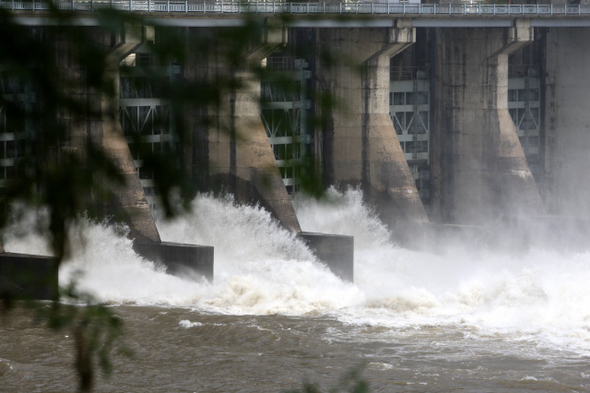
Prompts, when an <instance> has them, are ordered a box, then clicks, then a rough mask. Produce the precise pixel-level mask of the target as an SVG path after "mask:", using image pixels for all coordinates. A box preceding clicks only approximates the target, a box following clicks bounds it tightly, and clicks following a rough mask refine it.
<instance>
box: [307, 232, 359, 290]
mask: <svg viewBox="0 0 590 393" xmlns="http://www.w3.org/2000/svg"><path fill="white" fill-rule="evenodd" d="M299 237H300V238H302V239H303V240H305V242H306V243H307V246H308V247H309V248H311V249H312V251H313V252H314V254H315V256H316V257H317V258H318V259H319V260H320V261H321V262H323V263H325V264H326V265H327V266H328V268H330V270H331V271H332V273H334V274H335V275H336V276H338V277H340V278H341V279H342V280H344V281H349V282H354V237H353V236H345V235H328V234H325V233H313V232H301V233H300V234H299Z"/></svg>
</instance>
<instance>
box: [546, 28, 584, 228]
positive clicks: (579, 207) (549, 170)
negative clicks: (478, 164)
mask: <svg viewBox="0 0 590 393" xmlns="http://www.w3.org/2000/svg"><path fill="white" fill-rule="evenodd" d="M546 34H547V49H546V68H545V71H546V75H547V77H546V86H547V89H546V105H545V125H546V126H545V132H546V136H545V141H544V142H545V153H546V155H545V189H544V190H543V193H544V199H545V201H546V204H547V210H548V213H550V214H554V215H560V216H568V217H575V218H586V219H589V218H590V189H589V188H588V186H587V184H586V179H587V178H588V173H590V157H589V156H588V151H589V149H590V132H589V131H590V112H589V111H588V102H589V99H590V80H589V79H588V72H587V68H586V66H588V65H590V29H589V28H575V29H574V28H550V29H547V31H546Z"/></svg>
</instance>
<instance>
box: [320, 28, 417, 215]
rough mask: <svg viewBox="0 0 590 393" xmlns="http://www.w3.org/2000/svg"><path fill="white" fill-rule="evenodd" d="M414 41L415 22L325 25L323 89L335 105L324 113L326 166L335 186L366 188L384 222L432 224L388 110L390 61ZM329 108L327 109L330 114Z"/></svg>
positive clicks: (322, 46)
mask: <svg viewBox="0 0 590 393" xmlns="http://www.w3.org/2000/svg"><path fill="white" fill-rule="evenodd" d="M414 42H415V29H414V28H412V27H411V21H409V20H404V19H397V20H396V27H395V28H362V29H360V28H330V29H320V31H319V44H320V45H321V48H320V50H322V51H325V50H328V49H325V48H329V50H330V55H331V56H333V60H334V61H333V64H327V63H321V64H320V65H319V70H318V78H319V80H320V82H319V83H320V86H321V88H322V89H323V90H324V91H326V92H327V93H328V94H331V95H332V96H333V98H334V101H335V106H334V107H333V108H319V109H320V110H322V111H324V114H323V116H324V119H326V118H327V119H328V122H326V123H325V125H324V128H323V130H322V132H323V140H324V142H323V143H324V149H323V150H324V151H323V160H324V171H325V175H326V178H327V181H328V182H329V183H335V184H338V185H340V186H349V185H350V186H353V187H357V186H361V187H362V189H363V192H364V194H365V198H366V200H367V201H368V202H369V203H370V204H372V205H374V206H376V207H377V210H378V212H379V214H380V216H381V217H382V219H383V220H384V221H385V222H386V223H388V224H393V223H395V222H397V221H411V222H417V223H421V222H427V221H428V219H427V217H426V212H425V210H424V207H423V205H422V202H421V200H420V196H419V194H418V191H417V189H416V186H415V183H414V179H413V178H412V174H411V172H410V169H409V167H408V164H407V161H406V159H405V157H404V153H403V151H402V148H401V146H400V143H399V140H398V138H397V135H396V132H395V129H394V127H393V122H392V120H391V117H390V115H389V81H390V59H391V57H393V56H395V55H397V54H398V53H400V52H402V51H403V50H404V49H406V48H407V47H409V46H410V45H412V44H413V43H414ZM326 112H327V113H326Z"/></svg>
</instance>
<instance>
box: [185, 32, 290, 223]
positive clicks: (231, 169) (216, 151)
mask: <svg viewBox="0 0 590 393" xmlns="http://www.w3.org/2000/svg"><path fill="white" fill-rule="evenodd" d="M187 35H188V39H187V42H188V43H189V44H188V45H189V50H188V53H189V54H191V55H190V56H189V58H188V60H187V63H186V64H185V76H186V77H187V78H188V79H189V80H191V81H195V80H197V81H198V80H200V81H202V83H203V84H204V85H209V86H215V87H216V88H220V89H221V90H222V91H221V95H220V99H219V103H218V105H213V104H208V105H206V107H204V108H203V107H201V108H189V110H188V113H192V116H191V117H192V118H191V119H189V123H192V124H190V125H189V127H190V128H191V130H192V135H191V136H192V142H193V145H194V147H193V148H192V149H191V150H188V149H185V157H190V158H185V165H186V166H188V168H189V170H191V172H192V174H193V178H194V179H195V181H197V182H198V183H199V187H200V188H201V189H203V190H207V191H210V190H224V191H229V192H231V193H233V194H234V195H235V196H236V198H237V200H238V201H241V202H247V203H259V204H260V205H261V206H263V207H264V208H266V209H267V210H268V211H270V212H271V214H272V215H273V216H274V217H275V218H277V219H278V220H279V221H280V222H281V224H282V225H283V226H284V227H285V228H287V229H290V230H293V231H296V232H299V231H301V228H300V226H299V222H298V220H297V217H296V215H295V210H294V209H293V206H292V205H291V201H290V199H289V195H288V193H287V191H286V189H285V186H284V184H283V180H282V177H281V174H280V171H279V168H278V165H277V163H276V159H275V156H274V153H273V151H272V148H271V145H270V142H269V140H268V137H267V135H266V130H265V128H264V124H263V123H262V120H261V118H260V80H259V79H258V78H257V77H256V76H255V75H254V73H253V72H250V71H249V70H248V66H260V62H261V61H262V59H264V58H265V57H266V56H268V55H269V54H270V53H271V52H272V51H273V50H275V49H276V48H277V47H279V46H281V45H284V44H285V43H286V30H285V29H282V28H278V29H269V28H265V29H263V36H262V37H261V40H260V42H258V43H257V44H255V45H254V46H253V47H251V48H241V49H242V50H243V54H242V59H241V61H240V64H233V65H232V64H231V62H230V60H229V59H231V58H232V56H235V54H232V53H231V52H232V51H234V50H235V49H236V48H234V47H231V45H230V44H231V42H228V41H227V40H225V41H224V40H223V39H220V38H219V36H218V35H217V34H215V31H211V30H209V31H203V29H188V33H187ZM203 37H208V38H210V39H211V41H210V42H209V44H212V43H214V44H212V45H210V46H209V49H213V50H209V52H208V53H203V51H201V52H197V50H195V49H194V48H193V47H191V46H190V45H191V43H192V45H194V46H195V47H196V46H197V45H198V42H199V40H200V39H203ZM228 84H229V85H234V87H233V88H231V87H230V86H228ZM235 86H237V88H236V87H235Z"/></svg>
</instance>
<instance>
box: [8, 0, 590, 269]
mask: <svg viewBox="0 0 590 393" xmlns="http://www.w3.org/2000/svg"><path fill="white" fill-rule="evenodd" d="M49 4H50V3H47V2H40V1H39V2H33V1H31V2H16V1H2V2H0V7H1V8H3V9H7V10H10V12H13V13H14V16H15V21H16V23H17V24H19V25H20V26H22V27H23V28H25V29H28V30H29V31H33V32H35V34H38V35H39V36H44V34H43V31H44V30H45V29H47V30H48V31H49V30H51V29H52V28H54V27H55V26H56V24H57V23H58V22H56V20H55V19H52V17H51V16H50V14H49V13H48V10H49V8H50V7H49ZM51 4H54V5H56V7H57V8H58V9H60V10H65V11H73V12H74V14H72V15H71V18H69V19H67V21H66V22H59V23H62V24H63V23H65V24H66V26H65V28H71V29H82V30H84V31H87V32H88V35H89V36H91V37H93V39H94V40H95V42H96V43H97V44H99V45H101V46H102V47H104V48H106V50H108V51H109V59H110V62H109V65H108V67H109V68H108V72H109V75H110V77H111V78H112V83H113V86H115V92H116V94H115V97H114V99H108V100H107V98H106V97H101V96H100V95H97V94H95V92H92V91H88V90H85V89H84V87H83V86H80V87H78V90H77V91H76V94H78V95H80V96H84V97H88V100H89V102H91V105H96V106H97V107H100V105H101V104H100V103H101V102H102V103H104V102H105V101H108V103H109V105H110V106H111V107H108V108H107V107H101V110H100V111H101V115H100V116H98V117H94V118H89V119H87V120H88V121H87V124H89V125H85V126H84V127H81V126H79V125H77V124H75V123H74V122H73V123H72V126H71V130H70V131H71V133H72V136H71V138H70V140H69V142H68V143H69V146H67V147H68V149H80V150H82V149H83V145H82V142H83V141H84V140H86V139H87V138H90V139H96V140H97V141H98V142H99V144H100V145H101V146H103V148H104V150H105V152H107V155H108V156H109V157H111V158H112V159H113V161H114V162H116V163H117V165H118V170H119V172H120V173H121V174H122V176H123V177H124V178H125V180H126V181H125V185H124V186H123V187H121V188H120V189H119V190H118V192H117V198H116V202H117V204H118V206H117V207H118V208H119V209H121V210H122V211H123V212H126V215H125V221H126V222H127V224H128V225H129V228H130V237H132V238H133V239H135V241H136V243H135V244H136V250H138V252H139V253H143V254H144V255H148V254H150V255H149V256H147V257H148V258H152V259H166V258H168V257H164V256H163V255H164V254H166V255H171V254H170V253H167V251H162V250H163V249H164V248H166V249H168V248H169V249H171V250H172V249H175V250H177V249H180V248H182V249H183V250H184V248H183V247H184V246H181V245H163V246H162V247H159V246H154V244H161V239H160V237H159V234H158V231H157V228H156V227H155V223H154V221H153V218H152V212H153V211H154V210H161V209H162V207H161V206H160V205H159V204H158V202H157V201H158V198H157V195H156V194H157V192H158V190H156V189H155V181H154V177H153V173H152V171H151V170H150V169H149V167H148V166H147V164H146V160H145V157H143V156H142V154H144V153H145V152H146V151H148V152H149V153H151V154H153V153H156V152H158V151H163V150H166V149H175V151H178V152H179V156H180V160H181V165H182V168H183V170H185V171H186V172H187V173H188V175H189V177H190V179H191V180H192V184H193V185H194V187H195V188H196V189H198V190H199V191H204V192H209V191H220V190H227V191H229V192H230V193H231V194H233V195H235V197H236V200H237V201H240V202H246V203H254V204H259V205H260V206H262V207H264V208H265V209H266V210H268V211H269V212H270V213H271V214H272V215H273V217H274V218H276V219H277V220H278V221H279V222H280V223H281V225H282V226H283V227H284V228H287V229H288V230H290V231H292V232H294V233H301V237H303V238H304V239H307V240H308V241H309V242H310V243H311V244H312V248H314V249H315V250H316V252H317V253H318V254H322V256H320V259H322V260H326V261H327V263H328V265H330V262H329V260H335V261H341V260H343V259H346V261H347V262H346V267H345V268H344V270H339V269H341V267H337V268H335V269H336V270H338V271H339V273H338V274H339V275H340V277H343V278H345V279H347V280H350V281H352V279H353V273H352V271H353V269H352V265H353V261H352V250H351V247H352V243H351V242H352V239H350V238H347V237H338V236H332V235H330V234H325V235H319V234H310V233H305V232H302V230H301V226H300V223H299V222H298V218H297V215H296V214H295V211H294V209H293V206H292V202H291V198H290V195H289V194H290V193H293V192H295V193H296V192H297V191H298V190H299V189H300V188H302V187H303V185H304V182H305V180H306V178H305V173H306V172H310V171H311V172H313V173H314V174H317V176H318V178H319V179H321V182H322V183H323V184H324V185H337V186H338V187H340V188H341V189H346V187H352V188H359V189H360V190H362V191H363V195H364V198H365V201H366V203H368V204H370V205H371V206H374V207H375V209H376V211H377V212H378V214H379V215H380V218H381V220H382V221H383V222H385V223H386V224H387V225H388V226H389V227H390V228H391V230H392V233H393V234H394V236H397V237H398V238H399V239H401V241H402V242H408V243H416V242H418V243H419V242H420V241H421V240H420V239H417V240H416V239H412V238H411V237H417V238H420V236H416V235H415V234H416V232H418V233H420V232H421V231H426V229H424V228H429V227H430V226H431V224H437V225H443V226H445V225H453V226H462V227H485V226H488V225H495V224H498V225H500V224H504V223H508V224H510V225H521V223H524V222H534V223H538V222H539V220H550V219H548V218H546V217H547V216H559V217H561V218H563V219H566V220H569V219H572V218H575V219H576V220H579V222H580V224H579V225H578V222H576V223H575V225H574V228H573V230H574V231H577V230H578V228H580V227H584V225H585V222H584V220H585V219H587V218H589V217H588V215H589V214H590V210H589V209H590V206H588V203H587V201H588V200H589V199H588V197H589V195H588V192H590V191H588V190H586V189H585V187H580V182H581V181H583V179H584V178H585V174H586V167H587V165H588V159H587V151H586V149H587V147H586V146H587V142H588V141H587V139H588V138H589V137H588V135H587V133H586V132H585V129H586V127H587V126H586V121H585V120H584V119H585V115H584V113H586V111H585V110H584V109H585V105H586V104H585V102H586V100H585V99H584V97H585V95H586V92H587V91H588V86H586V85H587V83H589V82H587V81H586V80H585V75H584V72H583V69H584V67H585V65H586V64H587V62H588V61H589V59H588V55H587V53H590V52H588V51H587V50H585V49H584V48H585V47H586V46H587V45H588V44H587V43H586V41H587V40H586V39H585V35H586V34H588V32H589V31H590V30H588V28H590V9H589V8H588V7H585V6H583V5H569V4H564V3H563V2H555V3H553V4H509V5H505V4H492V5H486V4H452V3H451V4H448V3H444V4H443V3H439V4H415V3H411V2H410V3H403V4H402V3H379V2H374V3H373V2H370V3H369V2H367V3H355V4H349V3H280V2H273V3H269V2H248V3H241V2H236V3H232V2H215V3H208V2H191V1H185V2H174V1H165V2H162V1H133V0H132V1H124V2H117V1H104V2H101V1H84V2H81V1H68V2H52V3H51ZM110 8H114V9H118V10H123V11H129V12H133V13H134V15H137V17H138V21H136V23H135V24H134V25H133V24H127V25H124V26H121V27H120V30H119V34H117V35H113V34H112V33H111V32H110V31H106V30H105V29H104V28H103V26H102V23H103V22H101V19H100V18H98V17H95V16H94V15H95V13H98V12H99V11H100V10H104V9H110ZM285 15H287V16H288V17H284V18H283V16H285ZM248 23H253V24H254V25H256V26H257V34H258V35H257V37H256V39H255V40H250V41H248V42H243V43H242V44H243V45H241V46H236V45H233V44H232V42H229V41H225V40H223V34H224V33H223V32H224V31H231V29H236V28H239V27H240V26H244V25H246V24H248ZM62 27H64V26H62ZM168 30H173V31H175V32H177V33H180V34H182V36H183V37H184V42H183V44H184V45H185V46H186V48H187V49H188V50H187V54H188V55H187V56H186V57H185V58H183V59H182V61H180V59H170V60H169V61H168V62H167V63H160V62H159V60H158V59H157V57H156V56H154V54H153V53H151V52H150V49H149V48H150V44H149V43H153V42H156V43H158V42H160V41H162V40H165V39H166V37H167V31H168ZM203 41H209V42H215V43H216V45H214V51H212V52H209V53H203V52H201V51H199V48H200V47H201V46H200V45H201V43H202V42H203ZM53 47H54V48H55V50H56V56H55V58H56V59H57V62H58V64H57V67H58V68H59V69H61V70H62V71H63V72H65V73H66V74H67V73H70V74H75V73H76V72H78V71H79V70H76V69H75V68H72V63H71V55H69V54H68V51H69V44H68V42H67V41H65V40H63V41H59V42H54V43H53ZM331 58H332V59H336V60H337V61H335V62H330V61H329V59H331ZM232 59H233V60H232ZM338 60H339V61H338ZM232 61H235V62H232ZM74 67H75V65H74ZM145 67H147V68H148V69H150V70H151V71H153V72H152V73H151V74H150V75H149V77H146V75H145V74H142V72H143V71H142V70H143V69H145ZM252 67H254V69H261V70H266V71H269V72H268V73H266V74H265V73H264V72H261V73H256V72H253V71H252V69H253V68H252ZM270 71H272V72H270ZM224 78H225V79H224ZM281 78H282V79H281ZM285 78H288V80H289V86H290V88H289V89H286V88H285V87H284V86H280V83H278V81H280V80H284V79H285ZM226 79H227V80H228V81H230V82H231V83H229V84H228V86H231V85H232V83H233V84H234V86H239V88H233V89H232V88H228V89H226V90H223V89H220V91H218V93H217V94H218V101H217V102H216V103H215V104H211V103H206V104H201V105H195V106H192V107H186V108H183V111H182V113H180V112H179V111H178V110H177V109H176V112H175V109H174V108H172V107H171V106H170V105H169V104H168V103H167V101H166V99H165V97H164V95H159V94H160V93H161V92H162V91H165V87H163V86H165V85H166V83H170V82H171V81H176V82H179V81H180V82H181V83H182V82H183V81H187V82H198V83H200V84H201V85H202V86H204V87H206V86H212V85H214V84H215V83H217V81H219V80H226ZM283 85H284V84H283ZM2 89H3V91H2V92H0V94H1V97H2V100H3V105H2V106H0V126H1V127H2V135H3V139H2V142H1V145H0V147H1V148H0V151H1V153H0V154H2V157H3V161H2V169H1V171H2V172H1V173H2V176H0V177H1V179H2V183H0V186H4V187H5V188H6V189H8V188H9V186H10V183H11V181H12V180H14V179H15V178H16V177H17V176H18V175H17V174H18V171H17V170H15V169H14V168H15V166H16V165H17V163H18V162H19V159H21V158H23V157H25V156H26V155H27V154H28V153H27V151H26V150H27V149H25V148H23V146H25V145H26V141H28V140H30V139H35V138H36V137H37V136H38V133H37V130H36V129H35V128H36V125H35V124H34V123H32V122H28V123H25V124H24V125H22V127H20V128H19V129H11V128H10V127H11V124H14V123H13V122H12V121H11V113H10V111H9V110H8V108H10V105H7V104H6V103H12V104H15V103H17V104H18V105H21V106H24V107H27V106H35V105H45V103H44V102H43V98H42V97H36V87H35V86H33V85H26V84H21V83H18V80H15V79H14V78H12V79H11V78H7V79H6V81H5V82H4V83H3V84H2ZM325 97H331V99H332V100H333V101H334V102H335V103H336V104H334V105H330V106H326V105H323V101H322V99H325ZM113 114H114V115H113ZM60 116H62V117H61V119H60V120H61V121H64V122H66V123H67V121H68V118H67V114H65V115H60ZM181 124H182V125H181ZM180 128H183V129H184V132H185V136H186V137H187V139H183V143H182V144H180V146H179V143H178V142H177V141H178V140H179V138H177V136H176V135H177V134H178V133H179V132H180ZM245 130H247V131H245ZM242 134H245V135H242ZM539 236H541V235H540V234H539ZM408 237H410V238H409V239H408ZM332 241H339V242H343V244H345V246H342V245H336V246H335V245H331V246H325V244H329V243H330V242H332ZM316 242H320V243H321V244H317V243H316ZM148 249H149V250H148ZM189 249H190V248H189ZM195 250H200V248H195ZM321 250H323V251H321ZM334 250H345V251H343V253H344V254H345V255H346V257H343V255H342V254H338V253H336V254H337V255H333V254H334V253H335V251H334ZM195 253H197V251H195ZM172 254H174V255H181V254H182V255H184V254H183V253H181V252H180V251H179V252H177V253H172ZM204 254H206V255H207V257H206V258H207V260H208V261H209V262H207V263H206V265H207V268H206V270H207V271H208V273H207V274H206V275H207V276H208V277H212V258H213V252H212V250H211V251H207V252H204ZM195 255H196V254H195ZM170 258H172V257H170ZM187 258H188V259H190V258H191V257H185V256H175V257H174V258H173V259H174V261H173V262H171V263H175V264H181V265H182V264H183V263H181V262H179V261H180V260H184V259H187Z"/></svg>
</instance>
